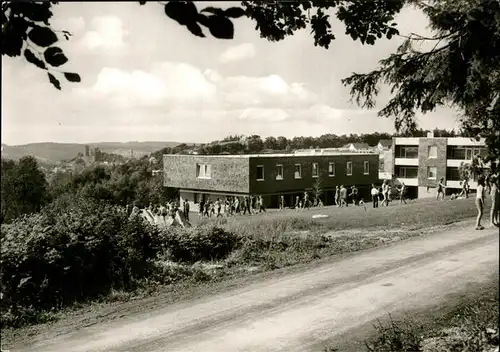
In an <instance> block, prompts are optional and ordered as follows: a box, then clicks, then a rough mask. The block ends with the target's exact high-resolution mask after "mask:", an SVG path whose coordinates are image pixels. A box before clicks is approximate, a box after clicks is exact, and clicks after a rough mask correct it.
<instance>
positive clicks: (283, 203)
mask: <svg viewBox="0 0 500 352" xmlns="http://www.w3.org/2000/svg"><path fill="white" fill-rule="evenodd" d="M279 209H280V210H285V196H284V195H281V196H280V206H279Z"/></svg>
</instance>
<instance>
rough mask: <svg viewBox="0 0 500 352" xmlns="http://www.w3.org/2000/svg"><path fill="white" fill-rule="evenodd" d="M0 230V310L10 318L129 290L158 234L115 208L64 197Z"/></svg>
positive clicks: (142, 270)
mask: <svg viewBox="0 0 500 352" xmlns="http://www.w3.org/2000/svg"><path fill="white" fill-rule="evenodd" d="M1 232H2V245H1V258H0V264H1V266H2V272H1V274H0V284H1V292H2V301H1V308H2V311H3V312H10V313H12V314H14V315H16V314H17V313H19V312H21V311H22V310H25V311H31V310H32V309H35V310H47V309H54V308H55V309H57V308H60V307H62V306H64V305H67V304H70V303H73V302H75V301H82V300H86V299H89V298H93V297H96V296H98V295H102V294H106V293H108V292H109V291H110V290H111V289H128V288H131V287H133V286H134V284H135V283H136V282H137V281H138V280H140V279H142V278H144V277H146V276H147V275H148V273H149V272H150V270H151V268H150V265H148V259H150V258H153V257H155V256H156V251H155V249H154V247H153V244H154V241H153V238H156V237H157V236H158V232H159V231H158V230H157V229H156V228H154V227H152V226H150V225H149V224H147V223H146V222H144V221H143V220H142V219H141V218H139V217H135V218H128V216H127V214H126V213H124V212H122V211H120V210H119V209H117V208H115V207H111V206H106V205H102V204H99V203H93V202H89V201H88V200H82V199H76V200H73V201H69V200H68V199H66V200H61V202H60V203H56V204H54V205H52V206H51V207H48V208H46V209H45V210H44V211H42V212H41V213H39V214H35V215H30V216H25V217H23V218H19V219H17V220H16V221H14V222H13V223H12V224H8V225H2V228H1ZM16 312H17V313H16Z"/></svg>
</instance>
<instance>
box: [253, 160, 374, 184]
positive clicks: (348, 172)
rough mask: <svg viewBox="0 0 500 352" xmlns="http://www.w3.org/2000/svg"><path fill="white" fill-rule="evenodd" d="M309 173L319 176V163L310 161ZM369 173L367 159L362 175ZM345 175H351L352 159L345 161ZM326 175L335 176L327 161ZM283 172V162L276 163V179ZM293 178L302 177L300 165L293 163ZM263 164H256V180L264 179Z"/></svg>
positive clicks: (333, 164)
mask: <svg viewBox="0 0 500 352" xmlns="http://www.w3.org/2000/svg"><path fill="white" fill-rule="evenodd" d="M311 167H312V169H311V174H312V177H313V178H317V177H319V163H312V166H311ZM369 174H370V163H369V162H368V161H365V162H363V175H369ZM346 175H347V176H352V161H348V162H347V163H346ZM328 176H329V177H334V176H335V163H334V162H330V163H328ZM283 178H284V172H283V164H276V180H283ZM294 178H295V179H301V178H302V165H301V164H295V165H294ZM264 180H265V175H264V165H257V181H264Z"/></svg>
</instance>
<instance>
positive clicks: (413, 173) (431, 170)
mask: <svg viewBox="0 0 500 352" xmlns="http://www.w3.org/2000/svg"><path fill="white" fill-rule="evenodd" d="M396 177H399V178H418V167H416V166H397V167H396ZM427 178H428V179H429V180H436V179H437V167H436V166H428V167H427Z"/></svg>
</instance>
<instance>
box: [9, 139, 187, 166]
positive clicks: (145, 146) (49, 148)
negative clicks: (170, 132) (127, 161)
mask: <svg viewBox="0 0 500 352" xmlns="http://www.w3.org/2000/svg"><path fill="white" fill-rule="evenodd" d="M179 144H180V143H178V142H154V141H153V142H124V143H120V142H100V143H88V144H78V143H50V142H47V143H30V144H24V145H6V144H2V158H7V159H14V160H18V159H20V158H22V157H23V156H26V155H32V156H34V157H35V158H36V159H37V160H39V161H40V162H43V163H46V164H56V163H58V162H60V161H61V160H70V159H73V158H74V157H76V156H77V154H78V153H83V152H84V149H85V145H88V146H89V147H90V148H91V149H93V148H99V149H100V150H101V151H103V152H105V153H109V154H118V155H123V156H125V157H130V150H133V151H134V157H141V156H143V155H146V154H150V153H152V152H154V151H157V150H159V149H162V148H166V147H175V146H176V145H179Z"/></svg>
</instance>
